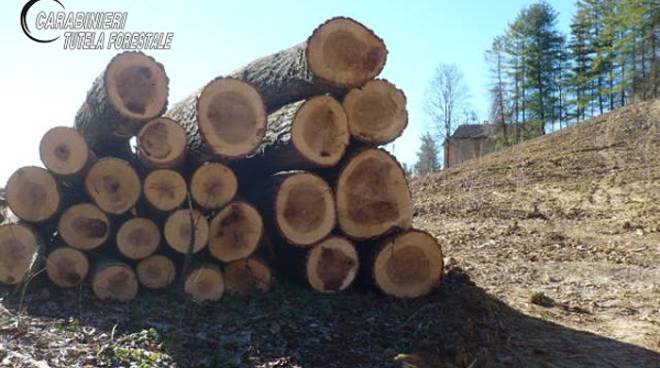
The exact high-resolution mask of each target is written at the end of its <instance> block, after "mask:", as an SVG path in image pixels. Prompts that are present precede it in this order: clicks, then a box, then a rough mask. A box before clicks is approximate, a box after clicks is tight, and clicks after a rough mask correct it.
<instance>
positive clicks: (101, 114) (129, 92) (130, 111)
mask: <svg viewBox="0 0 660 368" xmlns="http://www.w3.org/2000/svg"><path fill="white" fill-rule="evenodd" d="M168 85H169V80H168V78H167V75H166V74H165V69H164V68H163V66H162V65H161V64H160V63H158V62H156V61H155V60H154V59H153V58H152V57H149V56H146V55H145V54H143V53H141V52H134V51H128V52H124V53H121V54H119V55H117V56H115V57H114V58H113V59H112V60H111V61H110V63H109V64H108V66H107V67H106V69H105V71H104V72H103V73H102V74H101V75H100V76H99V77H98V78H96V80H94V83H93V84H92V88H91V89H90V90H89V92H87V98H86V99H85V102H84V103H83V105H82V107H80V109H79V110H78V113H77V114H76V118H75V127H76V129H78V130H79V131H80V132H81V133H82V135H83V137H85V139H86V140H87V143H89V145H90V147H91V148H92V150H93V151H94V152H96V153H97V154H100V155H101V156H104V155H106V154H113V153H115V152H116V150H118V149H120V150H126V149H127V147H128V144H127V141H128V138H130V137H131V136H133V135H135V133H136V132H137V131H138V130H139V128H140V127H141V125H142V124H143V123H144V122H147V121H149V120H152V119H154V118H156V117H158V116H160V115H161V114H163V113H164V112H165V110H166V108H167V95H168V93H169V86H168Z"/></svg>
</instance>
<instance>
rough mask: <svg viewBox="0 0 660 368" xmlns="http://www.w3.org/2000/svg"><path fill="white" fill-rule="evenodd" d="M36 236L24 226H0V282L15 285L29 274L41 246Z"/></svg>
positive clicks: (29, 228) (30, 229)
mask: <svg viewBox="0 0 660 368" xmlns="http://www.w3.org/2000/svg"><path fill="white" fill-rule="evenodd" d="M40 242H41V239H40V237H39V236H38V234H37V233H36V232H35V231H34V230H33V229H32V228H31V227H29V226H27V225H24V224H4V225H0V282H2V283H4V284H7V285H16V284H19V283H20V282H22V281H23V280H24V279H25V277H26V276H28V273H29V272H30V270H31V268H32V265H33V264H34V262H35V258H36V257H37V255H38V253H39V248H40V247H41V246H42V244H41V243H40Z"/></svg>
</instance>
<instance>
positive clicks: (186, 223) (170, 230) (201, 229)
mask: <svg viewBox="0 0 660 368" xmlns="http://www.w3.org/2000/svg"><path fill="white" fill-rule="evenodd" d="M163 233H164V235H165V240H166V241H167V244H169V246H170V247H171V248H172V249H174V250H175V251H177V252H179V253H181V254H188V250H189V248H190V246H191V243H192V249H190V250H191V253H192V254H194V253H198V252H200V251H201V250H202V249H204V247H206V244H207V243H208V239H209V223H208V221H207V220H206V218H205V217H204V215H203V214H202V213H201V212H199V211H197V210H190V209H180V210H176V211H174V212H172V213H171V214H170V216H169V217H168V218H167V220H166V221H165V226H164V228H163Z"/></svg>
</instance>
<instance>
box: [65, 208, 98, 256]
mask: <svg viewBox="0 0 660 368" xmlns="http://www.w3.org/2000/svg"><path fill="white" fill-rule="evenodd" d="M57 232H58V234H59V236H60V237H61V238H62V240H63V241H64V242H65V243H66V244H68V245H69V246H71V247H73V248H76V249H80V250H92V249H95V248H98V247H100V246H101V245H102V244H104V243H105V242H106V241H107V240H108V238H109V236H110V232H111V230H110V219H109V218H108V216H107V215H106V214H105V213H104V212H103V211H101V210H100V209H99V208H98V207H97V206H95V205H93V204H91V203H79V204H76V205H73V206H71V207H69V208H67V209H66V210H64V212H63V213H62V216H60V220H59V222H58V224H57Z"/></svg>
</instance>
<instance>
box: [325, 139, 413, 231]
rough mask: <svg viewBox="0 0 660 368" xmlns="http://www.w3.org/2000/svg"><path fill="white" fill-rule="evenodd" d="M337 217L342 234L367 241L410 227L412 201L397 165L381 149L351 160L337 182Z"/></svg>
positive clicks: (365, 152)
mask: <svg viewBox="0 0 660 368" xmlns="http://www.w3.org/2000/svg"><path fill="white" fill-rule="evenodd" d="M336 194H337V217H338V220H339V226H340V227H341V229H342V231H343V232H344V233H345V234H346V235H348V236H350V237H353V238H355V239H370V238H375V237H378V236H381V235H383V234H386V233H388V232H391V231H393V230H395V229H408V228H410V226H411V224H412V215H413V210H412V199H411V195H410V189H409V188H408V182H407V181H406V177H405V174H404V172H403V170H402V169H401V166H400V165H399V163H398V162H397V161H396V159H395V158H393V157H392V156H391V155H390V154H388V153H387V152H385V151H384V150H381V149H377V148H371V149H367V150H364V151H362V152H361V153H359V154H357V155H356V156H354V157H352V158H351V159H350V160H349V161H348V163H347V164H346V166H345V167H344V168H343V169H342V171H341V173H340V176H339V180H338V182H337V193H336Z"/></svg>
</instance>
